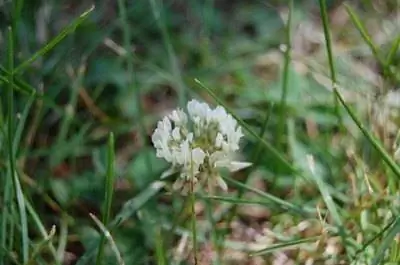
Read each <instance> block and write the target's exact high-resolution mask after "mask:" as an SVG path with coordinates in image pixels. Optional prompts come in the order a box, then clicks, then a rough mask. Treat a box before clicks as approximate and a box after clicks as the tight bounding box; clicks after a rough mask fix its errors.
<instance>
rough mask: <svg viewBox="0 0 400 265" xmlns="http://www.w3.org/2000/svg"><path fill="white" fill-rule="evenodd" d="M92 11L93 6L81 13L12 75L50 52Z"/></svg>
mask: <svg viewBox="0 0 400 265" xmlns="http://www.w3.org/2000/svg"><path fill="white" fill-rule="evenodd" d="M93 10H94V5H93V6H91V7H90V8H89V9H88V10H86V11H85V12H83V13H82V14H81V15H80V16H79V17H78V18H77V19H75V20H74V21H73V22H72V23H70V24H69V25H68V26H67V27H66V28H64V29H63V30H62V31H61V32H60V33H59V34H58V35H57V36H56V37H54V38H53V39H52V40H51V41H50V42H49V43H47V44H46V45H45V46H44V47H43V48H41V49H40V50H38V51H37V52H35V53H34V54H33V55H32V56H31V57H30V58H29V59H27V60H26V61H24V62H22V63H21V64H20V65H19V66H18V67H16V68H15V69H14V70H13V73H14V74H17V73H20V72H22V71H23V70H24V69H25V68H26V67H28V66H29V65H30V64H31V63H32V62H34V61H35V60H36V59H37V58H38V57H40V56H43V55H45V54H46V53H48V52H49V51H50V50H52V49H53V48H54V47H55V46H56V45H57V44H58V43H60V42H61V41H62V40H63V39H64V38H65V37H66V36H68V35H69V34H71V33H73V32H74V31H75V30H76V28H77V27H78V26H79V25H80V24H82V22H83V21H85V20H86V19H87V17H88V16H89V15H90V13H91V12H92V11H93Z"/></svg>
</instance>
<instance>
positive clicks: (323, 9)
mask: <svg viewBox="0 0 400 265" xmlns="http://www.w3.org/2000/svg"><path fill="white" fill-rule="evenodd" d="M319 5H320V10H321V18H322V25H323V28H324V36H325V45H326V50H327V55H328V61H329V69H330V73H331V81H332V88H333V91H334V92H336V89H337V87H336V84H337V80H336V71H335V65H334V61H333V54H332V40H331V35H330V32H329V22H328V14H327V11H326V10H327V7H326V0H319ZM333 96H334V106H335V113H336V117H337V119H338V124H339V126H340V128H341V129H343V128H342V127H343V123H342V118H341V116H340V110H339V99H338V96H337V93H333Z"/></svg>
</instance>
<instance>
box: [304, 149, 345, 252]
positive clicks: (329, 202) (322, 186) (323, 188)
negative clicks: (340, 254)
mask: <svg viewBox="0 0 400 265" xmlns="http://www.w3.org/2000/svg"><path fill="white" fill-rule="evenodd" d="M307 160H308V164H309V167H310V171H311V176H312V177H313V179H314V181H315V183H316V184H317V187H318V189H319V191H320V192H321V195H322V198H323V200H324V202H325V205H326V207H327V208H328V210H329V212H330V214H331V215H332V219H333V220H334V222H335V223H336V225H337V226H338V228H339V235H340V237H341V238H342V243H343V246H344V247H345V249H346V250H348V247H349V244H348V240H347V237H348V233H347V232H346V229H345V227H344V225H343V221H342V217H341V216H340V213H339V209H338V207H337V206H336V204H335V202H334V201H333V199H332V195H331V194H330V192H329V187H328V186H327V185H326V183H325V182H324V181H323V179H322V178H321V177H320V176H316V175H315V164H314V158H313V157H312V156H307ZM347 254H348V253H347Z"/></svg>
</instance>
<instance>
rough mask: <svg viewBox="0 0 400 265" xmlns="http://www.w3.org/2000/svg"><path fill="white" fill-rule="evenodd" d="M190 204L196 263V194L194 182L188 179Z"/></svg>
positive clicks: (195, 260)
mask: <svg viewBox="0 0 400 265" xmlns="http://www.w3.org/2000/svg"><path fill="white" fill-rule="evenodd" d="M190 206H191V213H192V226H191V230H192V241H193V261H194V265H197V264H198V263H197V230H196V229H197V224H196V195H195V190H194V183H193V181H190Z"/></svg>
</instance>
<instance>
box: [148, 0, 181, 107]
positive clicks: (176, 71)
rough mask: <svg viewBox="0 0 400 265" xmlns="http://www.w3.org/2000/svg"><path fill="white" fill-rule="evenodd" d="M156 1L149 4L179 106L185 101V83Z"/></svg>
mask: <svg viewBox="0 0 400 265" xmlns="http://www.w3.org/2000/svg"><path fill="white" fill-rule="evenodd" d="M156 1H157V0H151V1H150V4H151V7H152V9H153V15H154V18H155V19H156V22H157V26H158V27H159V29H160V31H161V35H162V39H163V43H164V46H165V49H166V50H167V54H168V59H169V63H170V67H171V70H172V75H173V77H174V79H175V83H176V85H177V88H178V100H179V105H180V106H181V107H183V106H184V105H185V104H186V102H187V97H186V90H185V85H184V82H183V78H182V73H181V69H180V67H179V63H178V59H177V56H176V53H175V51H174V48H173V46H172V44H171V40H170V37H169V34H168V31H167V28H166V26H165V25H166V23H165V22H164V21H163V20H162V19H163V14H164V12H163V9H162V8H160V7H159V5H158V4H157V3H156ZM162 2H163V1H161V4H160V5H162Z"/></svg>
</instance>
